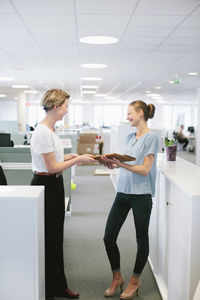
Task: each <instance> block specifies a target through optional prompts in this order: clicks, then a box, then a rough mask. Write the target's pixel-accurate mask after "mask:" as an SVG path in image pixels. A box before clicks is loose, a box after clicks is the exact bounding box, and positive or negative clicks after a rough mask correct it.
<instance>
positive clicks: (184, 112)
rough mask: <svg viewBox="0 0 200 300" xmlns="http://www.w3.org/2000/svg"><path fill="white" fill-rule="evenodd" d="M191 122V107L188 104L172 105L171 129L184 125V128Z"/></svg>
mask: <svg viewBox="0 0 200 300" xmlns="http://www.w3.org/2000/svg"><path fill="white" fill-rule="evenodd" d="M190 124H191V107H190V106H189V105H185V106H180V105H179V106H178V105H177V106H174V107H173V120H172V129H175V128H176V127H180V126H181V125H184V126H185V129H186V128H187V127H188V126H189V125H190Z"/></svg>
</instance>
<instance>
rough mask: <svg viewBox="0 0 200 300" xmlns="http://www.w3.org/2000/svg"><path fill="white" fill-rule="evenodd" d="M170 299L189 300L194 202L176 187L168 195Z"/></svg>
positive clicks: (171, 185)
mask: <svg viewBox="0 0 200 300" xmlns="http://www.w3.org/2000/svg"><path fill="white" fill-rule="evenodd" d="M166 204H167V210H168V299H169V300H174V299H176V300H183V299H184V300H187V299H189V284H190V256H191V254H190V249H191V248H190V246H191V219H192V201H191V199H190V198H188V197H187V196H186V195H185V194H184V193H183V192H182V191H181V190H179V189H178V188H177V187H176V186H175V185H173V184H171V183H170V185H169V188H168V193H167V202H166Z"/></svg>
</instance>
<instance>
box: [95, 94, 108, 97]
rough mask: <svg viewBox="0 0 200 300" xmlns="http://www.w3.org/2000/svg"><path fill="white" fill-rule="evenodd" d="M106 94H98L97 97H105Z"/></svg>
mask: <svg viewBox="0 0 200 300" xmlns="http://www.w3.org/2000/svg"><path fill="white" fill-rule="evenodd" d="M105 96H106V94H96V95H95V97H105Z"/></svg>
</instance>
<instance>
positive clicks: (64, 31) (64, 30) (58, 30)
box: [30, 26, 76, 36]
mask: <svg viewBox="0 0 200 300" xmlns="http://www.w3.org/2000/svg"><path fill="white" fill-rule="evenodd" d="M30 31H31V33H32V34H33V35H40V36H42V35H45V36H52V35H54V36H55V35H57V36H68V35H75V34H76V30H75V27H64V26H31V27H30Z"/></svg>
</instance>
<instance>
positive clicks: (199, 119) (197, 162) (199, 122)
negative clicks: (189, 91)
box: [196, 88, 200, 166]
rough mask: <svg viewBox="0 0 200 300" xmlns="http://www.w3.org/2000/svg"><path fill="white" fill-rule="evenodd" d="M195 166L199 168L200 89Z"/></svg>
mask: <svg viewBox="0 0 200 300" xmlns="http://www.w3.org/2000/svg"><path fill="white" fill-rule="evenodd" d="M196 164H197V165H199V166H200V88H199V90H198V125H197V141H196Z"/></svg>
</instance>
